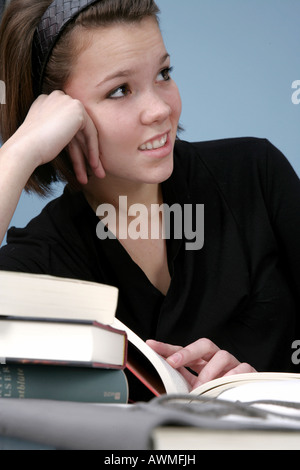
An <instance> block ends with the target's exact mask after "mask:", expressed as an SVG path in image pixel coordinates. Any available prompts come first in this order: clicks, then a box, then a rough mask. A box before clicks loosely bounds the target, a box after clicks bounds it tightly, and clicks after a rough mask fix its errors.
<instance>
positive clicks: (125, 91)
mask: <svg viewBox="0 0 300 470" xmlns="http://www.w3.org/2000/svg"><path fill="white" fill-rule="evenodd" d="M129 94H130V90H129V87H128V85H122V86H119V87H118V88H116V89H115V90H113V91H112V92H111V93H109V95H108V98H111V99H117V98H124V96H127V95H129Z"/></svg>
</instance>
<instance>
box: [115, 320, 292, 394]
mask: <svg viewBox="0 0 300 470" xmlns="http://www.w3.org/2000/svg"><path fill="white" fill-rule="evenodd" d="M113 326H114V327H115V328H119V329H121V330H125V331H126V333H127V338H128V358H127V369H128V370H129V371H130V373H131V374H133V375H134V376H135V377H136V378H137V379H138V380H139V382H140V383H141V384H143V386H144V387H145V388H147V389H148V391H149V392H150V393H149V398H151V395H152V398H153V397H154V396H160V395H162V394H184V395H187V394H188V395H190V397H191V400H192V399H193V396H206V397H214V398H216V397H220V398H222V399H224V400H233V401H235V400H239V399H240V396H239V389H240V387H241V386H242V385H244V386H246V385H247V384H254V385H256V388H255V394H253V395H252V397H255V399H257V398H258V397H259V396H260V394H262V395H261V396H263V397H265V396H266V393H264V392H263V390H264V388H265V383H266V382H268V383H269V384H271V383H272V384H274V381H275V382H276V385H277V384H278V382H279V383H281V382H285V383H286V382H287V381H291V382H293V383H294V381H297V384H298V387H299V389H298V390H299V391H300V380H299V379H300V374H296V373H280V372H279V373H272V372H266V373H262V372H258V373H249V374H238V375H231V376H226V377H222V378H218V379H214V380H212V381H210V382H208V383H205V384H203V385H200V386H199V387H198V388H197V389H195V390H192V391H191V390H190V387H189V385H188V383H187V381H186V380H185V378H184V377H183V376H182V375H181V374H180V373H179V372H178V371H177V370H175V369H173V368H172V367H171V366H170V365H169V364H168V362H167V361H166V360H165V359H163V358H162V357H160V356H159V355H158V354H157V353H156V352H155V351H153V350H152V349H151V348H150V347H149V346H148V345H147V344H146V343H145V342H144V341H143V340H142V339H141V338H140V337H139V336H137V335H136V334H135V333H134V332H133V331H131V330H130V329H129V328H128V327H127V326H126V325H124V324H123V323H122V322H120V320H118V319H115V321H114V324H113ZM298 380H299V382H298ZM291 382H289V383H291ZM273 387H274V385H273ZM129 388H130V386H129ZM268 390H269V391H270V390H271V388H270V387H269V388H268ZM274 390H276V387H275V388H274ZM277 390H278V388H277ZM129 392H130V390H129ZM225 392H227V395H226V393H225ZM229 392H230V393H229ZM245 393H246V392H245ZM253 393H254V390H253ZM245 396H246V395H245ZM268 396H269V398H270V399H271V398H272V396H271V394H270V393H269V395H268ZM281 396H282V398H283V399H288V396H287V395H286V393H285V394H282V395H281ZM241 399H242V396H241ZM274 399H279V394H278V393H277V394H276V397H275V396H274ZM299 401H300V395H299Z"/></svg>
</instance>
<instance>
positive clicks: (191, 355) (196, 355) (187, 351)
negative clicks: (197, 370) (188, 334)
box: [168, 338, 220, 369]
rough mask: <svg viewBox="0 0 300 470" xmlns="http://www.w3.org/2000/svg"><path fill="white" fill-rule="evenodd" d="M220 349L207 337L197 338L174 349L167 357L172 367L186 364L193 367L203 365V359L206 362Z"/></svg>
mask: <svg viewBox="0 0 300 470" xmlns="http://www.w3.org/2000/svg"><path fill="white" fill-rule="evenodd" d="M218 351H220V349H219V348H218V346H216V345H215V344H214V343H213V342H212V341H210V340H208V339H205V338H203V339H199V340H198V341H195V342H194V343H192V344H190V345H188V346H186V347H185V348H181V349H179V350H177V351H174V353H172V355H171V356H169V357H168V362H169V364H171V365H172V367H174V368H176V369H177V368H178V367H182V366H188V367H193V366H197V364H199V365H200V366H201V367H202V366H203V361H205V362H208V361H210V360H211V358H212V357H213V356H214V355H215V354H216V353H217V352H218Z"/></svg>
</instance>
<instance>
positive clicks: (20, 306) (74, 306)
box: [0, 271, 118, 325]
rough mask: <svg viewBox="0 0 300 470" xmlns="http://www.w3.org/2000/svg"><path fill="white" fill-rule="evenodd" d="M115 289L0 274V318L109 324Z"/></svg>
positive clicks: (114, 301)
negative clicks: (86, 321)
mask: <svg viewBox="0 0 300 470" xmlns="http://www.w3.org/2000/svg"><path fill="white" fill-rule="evenodd" d="M117 302H118V289H117V288H116V287H113V286H109V285H103V284H99V283H96V282H88V281H78V280H75V279H67V278H61V277H55V276H49V275H40V274H27V273H19V272H9V271H0V315H1V316H15V317H20V316H22V317H27V318H28V317H43V318H49V319H50V318H52V319H54V318H64V319H65V320H78V319H80V320H88V321H97V322H99V323H102V324H104V325H111V324H112V323H113V321H114V318H115V313H116V308H117Z"/></svg>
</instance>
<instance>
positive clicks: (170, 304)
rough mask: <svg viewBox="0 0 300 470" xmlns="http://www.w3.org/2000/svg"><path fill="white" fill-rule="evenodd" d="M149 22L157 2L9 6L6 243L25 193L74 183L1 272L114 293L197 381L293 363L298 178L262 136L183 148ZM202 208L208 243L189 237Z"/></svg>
mask: <svg viewBox="0 0 300 470" xmlns="http://www.w3.org/2000/svg"><path fill="white" fill-rule="evenodd" d="M157 15H158V8H157V6H156V5H155V3H154V2H153V1H151V0H99V1H89V0H76V1H75V0H74V1H63V0H57V1H54V2H50V1H49V0H42V1H41V0H12V1H11V2H10V5H9V6H8V8H7V10H6V12H5V16H4V19H3V22H2V28H1V34H0V44H1V76H0V78H1V79H2V80H4V81H5V83H6V90H7V96H6V103H7V105H5V106H2V107H1V113H2V116H1V134H2V138H3V140H4V142H5V143H4V145H3V147H2V148H1V149H0V187H1V191H0V234H1V235H0V238H1V240H2V239H3V237H4V236H5V233H6V231H7V227H8V225H9V223H10V220H11V217H12V215H13V213H14V210H15V207H16V205H17V203H18V200H19V197H20V194H21V192H22V190H23V188H24V187H25V188H26V189H27V190H32V191H35V192H37V193H39V194H44V193H45V192H46V191H47V190H49V188H50V186H51V183H52V182H53V181H57V180H58V179H62V180H63V181H65V182H66V183H67V184H66V187H65V191H64V194H63V195H62V196H61V197H60V198H58V199H56V200H54V201H52V202H50V203H49V204H48V205H47V206H46V208H45V209H44V210H43V212H42V213H41V214H40V215H39V216H38V217H37V218H35V219H34V220H32V221H31V222H30V223H29V224H28V226H27V227H26V228H24V229H11V230H10V231H9V232H8V237H7V241H8V243H7V246H5V247H4V248H2V250H1V251H0V268H1V269H5V270H18V271H27V272H33V273H47V274H51V275H55V276H62V277H64V276H65V277H73V278H78V279H83V280H90V281H96V282H101V283H107V284H111V285H115V286H117V287H118V288H119V292H120V295H119V306H118V311H117V317H118V318H120V320H122V321H123V322H124V323H126V324H127V325H128V326H129V327H130V328H132V329H133V330H134V331H135V332H136V333H137V334H138V335H140V336H141V337H142V338H143V339H145V340H147V339H149V338H151V339H152V340H150V341H149V344H150V345H151V346H152V347H153V348H154V349H155V350H156V351H157V352H158V353H159V354H162V355H163V356H165V357H166V358H168V361H169V363H170V364H171V365H172V366H173V367H176V368H178V369H180V370H181V371H182V372H183V374H184V375H185V376H186V377H187V378H188V379H189V381H190V384H191V387H195V386H197V385H199V384H200V383H202V382H205V381H207V380H211V379H213V378H215V377H219V376H223V375H226V374H234V373H241V372H249V371H254V370H260V371H262V370H264V371H274V370H276V371H288V370H291V369H292V368H293V364H292V361H291V356H292V349H291V348H292V343H293V341H294V340H295V339H297V338H298V337H297V335H298V334H299V332H298V329H297V323H298V316H299V291H300V284H299V282H300V281H299V280H300V273H299V267H300V263H299V261H300V259H299V258H300V256H299V254H300V252H299V243H298V240H299V239H300V216H299V205H300V185H299V179H298V177H297V176H296V174H295V173H294V171H293V170H292V168H291V167H290V165H289V163H288V162H287V160H286V159H285V157H283V156H282V155H281V154H280V152H279V151H278V150H277V149H275V148H274V147H273V146H272V145H271V144H270V143H269V142H267V141H264V140H258V139H228V140H223V141H216V142H206V143H187V142H182V141H179V140H178V139H177V132H178V122H179V118H180V112H181V100H180V95H179V92H178V89H177V87H176V85H175V83H174V81H173V80H172V78H171V61H170V56H169V54H168V51H167V50H166V48H165V45H164V42H163V39H162V36H161V32H160V29H159V24H158V17H157ZM137 204H138V208H139V217H138V218H137V211H134V208H135V209H136V207H137V206H136V205H137ZM203 207H204V226H203V223H202V231H203V234H202V235H203V236H204V244H203V243H199V239H198V242H197V240H196V241H195V243H192V238H193V236H192V235H194V236H195V237H196V238H197V237H198V238H201V234H200V231H199V230H200V228H201V224H200V223H199V220H200V221H201V220H202V218H201V214H202V212H201V208H203ZM154 208H156V209H157V208H160V209H163V210H160V211H157V210H153V209H154ZM111 209H113V213H114V217H112V219H109V218H108V217H107V212H109V211H110V210H111ZM167 216H169V219H168V220H169V225H168V227H167V230H166V224H165V221H166V217H167ZM106 226H107V227H106ZM142 226H143V227H147V229H146V231H145V230H144V231H143V230H142V228H141V227H142ZM105 227H106V228H105ZM132 227H135V230H132ZM150 227H151V228H154V229H155V230H154V232H155V233H156V234H157V233H158V234H159V236H153V232H152V230H150ZM185 366H188V367H189V368H191V369H194V371H195V372H196V374H192V373H191V372H190V371H188V369H186V368H185Z"/></svg>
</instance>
